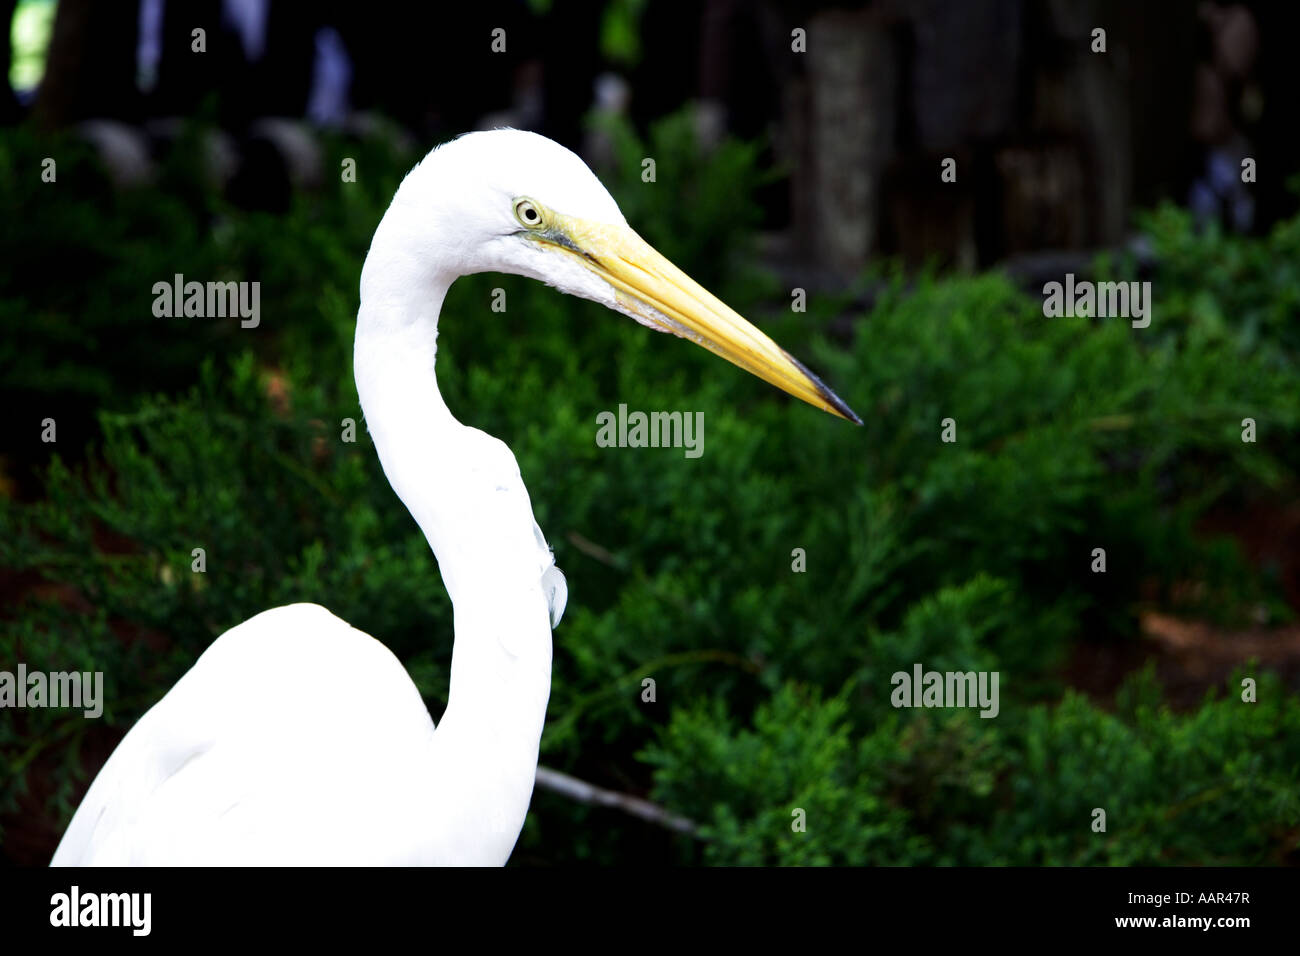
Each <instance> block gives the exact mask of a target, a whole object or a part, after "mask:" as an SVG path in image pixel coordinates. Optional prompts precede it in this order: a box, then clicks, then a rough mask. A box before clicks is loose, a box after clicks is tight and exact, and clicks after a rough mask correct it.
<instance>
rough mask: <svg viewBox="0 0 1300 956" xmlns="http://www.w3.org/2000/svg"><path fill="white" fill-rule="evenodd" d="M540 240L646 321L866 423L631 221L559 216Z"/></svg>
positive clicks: (798, 395) (813, 402) (825, 407)
mask: <svg viewBox="0 0 1300 956" xmlns="http://www.w3.org/2000/svg"><path fill="white" fill-rule="evenodd" d="M537 238H538V239H540V240H541V241H543V242H547V243H549V244H551V245H554V246H555V247H557V248H559V249H562V250H564V251H566V252H569V253H570V254H572V255H574V256H576V257H578V259H579V260H580V261H581V262H582V263H583V265H585V266H586V267H587V268H588V269H590V270H591V271H593V272H595V273H596V274H597V275H599V276H600V277H601V278H602V279H604V280H605V281H606V282H608V283H609V284H610V285H612V286H613V287H614V288H615V289H616V290H618V294H619V304H620V305H622V306H623V307H624V308H626V309H628V310H629V311H630V312H633V313H635V314H636V315H638V316H640V317H641V318H642V319H644V320H645V321H646V322H647V323H650V324H652V325H654V326H655V327H657V328H660V329H662V330H664V331H665V332H672V333H673V334H674V335H679V336H681V337H682V338H685V339H690V340H691V341H692V342H694V343H695V344H696V345H702V346H703V347H704V348H706V349H708V350H709V351H710V352H712V353H714V354H715V355H720V356H722V357H723V358H724V359H726V360H727V361H728V362H731V363H733V364H735V365H739V366H740V367H741V368H743V369H744V370H745V371H747V372H750V373H752V374H754V375H757V376H758V377H759V378H761V379H763V380H764V381H765V382H770V383H771V384H773V385H775V386H776V387H777V388H779V389H782V390H783V391H786V392H789V393H790V394H791V395H793V396H794V397H795V398H800V399H803V401H805V402H807V403H808V404H809V405H815V406H817V407H818V408H820V409H823V410H824V411H828V412H830V413H831V414H832V415H838V416H839V417H840V418H843V419H846V420H848V421H851V422H853V423H854V424H856V425H861V424H862V419H860V418H858V416H857V415H855V414H854V413H853V410H852V409H851V408H849V406H848V405H846V404H845V403H844V401H843V400H842V399H841V398H840V397H839V396H838V395H836V394H835V393H834V392H832V391H831V390H830V389H829V388H827V387H826V386H825V385H824V384H823V383H822V381H821V380H820V379H819V378H818V377H817V376H816V375H814V374H813V373H812V372H810V371H808V369H806V368H804V366H803V364H802V363H800V362H799V360H798V359H796V358H794V357H793V356H792V355H790V353H788V352H786V350H785V349H783V348H781V347H780V346H779V345H777V344H776V343H775V342H773V341H772V340H771V339H770V338H768V337H767V336H766V335H764V334H763V333H762V332H760V331H759V330H758V329H756V328H755V327H754V326H753V325H751V324H750V323H749V322H746V321H745V320H744V319H743V318H741V317H740V316H739V315H737V314H736V313H735V312H734V311H732V310H731V309H730V308H728V307H727V305H726V304H725V303H723V302H722V301H720V300H719V299H718V298H716V297H715V296H714V295H712V294H711V293H710V292H709V291H708V290H707V289H705V288H704V287H703V286H701V285H700V284H699V283H698V282H696V281H695V280H693V279H692V278H691V277H690V276H688V275H687V274H686V273H684V272H682V270H681V269H678V268H677V267H676V266H675V265H673V264H672V263H671V262H669V261H668V260H667V259H665V258H664V257H663V256H662V255H660V254H659V253H658V252H656V251H655V249H654V247H652V246H651V245H650V244H649V243H648V242H646V241H645V240H644V239H642V238H641V237H640V236H638V235H637V234H636V233H635V232H633V231H632V230H631V229H630V228H628V227H627V226H615V225H608V224H604V223H591V222H587V221H584V220H581V219H575V218H572V217H567V216H555V217H554V221H553V226H552V228H550V229H548V230H546V231H545V232H543V233H540V234H538V235H537Z"/></svg>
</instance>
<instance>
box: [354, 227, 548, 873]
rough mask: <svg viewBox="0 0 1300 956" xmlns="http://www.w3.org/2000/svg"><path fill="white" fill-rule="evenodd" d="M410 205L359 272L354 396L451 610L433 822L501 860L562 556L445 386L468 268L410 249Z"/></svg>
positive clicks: (517, 821)
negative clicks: (432, 559) (496, 850)
mask: <svg viewBox="0 0 1300 956" xmlns="http://www.w3.org/2000/svg"><path fill="white" fill-rule="evenodd" d="M401 213H402V208H401V206H400V205H399V203H397V202H395V203H394V206H393V209H390V211H389V213H388V214H387V215H386V216H385V219H384V221H383V222H381V224H380V226H379V229H378V230H377V232H376V234H375V238H374V242H373V244H372V246H371V251H370V254H369V255H368V256H367V259H366V264H365V267H364V269H363V270H362V276H361V307H360V310H359V313H358V318H357V331H356V341H355V344H354V356H353V359H354V369H355V374H356V383H357V393H358V395H359V397H360V399H361V408H362V411H363V413H364V415H365V420H366V423H367V426H368V428H369V430H370V434H371V437H372V438H373V440H374V443H375V449H376V451H377V453H378V455H379V460H380V462H381V464H382V465H383V469H384V474H385V475H386V476H387V478H388V481H389V483H390V484H391V485H392V487H393V490H394V491H395V492H396V493H397V496H398V497H399V498H400V499H401V500H402V503H403V504H405V505H406V507H407V510H408V511H410V513H411V516H412V517H413V518H414V519H415V521H416V523H417V524H419V526H420V529H421V531H423V532H424V536H425V538H426V539H427V540H428V542H429V546H430V547H431V548H432V549H433V552H434V555H435V556H436V557H437V559H438V564H439V569H440V572H441V574H442V578H443V582H444V584H445V585H446V588H447V592H448V594H449V595H450V596H451V600H452V605H453V608H454V613H455V642H454V649H453V652H452V666H451V680H450V686H449V692H448V698H447V709H446V712H445V713H444V715H443V718H442V720H441V721H440V722H439V725H438V728H437V732H436V733H435V734H434V735H433V740H432V742H431V746H432V748H433V750H434V752H433V753H431V759H430V765H431V766H437V767H438V777H439V779H438V780H437V781H436V784H437V794H438V797H437V799H438V801H439V806H438V807H436V808H429V810H430V817H431V823H433V824H434V826H435V829H436V831H437V833H438V839H439V840H440V841H443V842H445V840H446V839H447V835H448V833H455V832H457V831H458V830H461V828H460V827H457V826H455V824H454V821H455V820H456V819H458V818H460V817H462V816H463V818H464V821H465V824H466V828H467V829H465V830H463V831H462V832H465V833H466V834H467V835H468V834H469V833H471V832H477V833H478V834H479V837H478V839H479V842H477V843H476V846H478V847H479V848H480V849H482V847H483V843H482V842H481V841H482V838H483V832H482V831H483V829H484V828H485V827H486V829H487V831H488V836H489V839H491V840H492V841H493V842H498V843H499V844H500V847H501V854H500V855H501V862H504V861H505V859H506V858H507V857H508V856H509V853H510V849H511V847H512V846H513V844H514V841H515V839H516V837H517V836H518V833H519V830H520V828H521V827H522V826H523V821H524V816H525V814H526V812H527V809H528V803H529V800H530V798H531V794H532V788H533V781H534V779H535V776H536V767H537V754H538V744H539V741H540V738H541V733H542V726H543V723H544V721H545V715H546V703H547V698H548V696H549V694H550V680H551V619H550V612H549V610H548V602H547V596H546V595H545V594H544V592H543V586H542V576H543V573H544V572H545V571H546V570H547V568H548V567H549V566H550V565H551V564H553V560H552V559H551V557H550V553H549V549H547V548H546V547H545V542H544V540H541V539H540V534H539V532H536V531H535V528H536V524H535V522H534V521H533V517H532V506H531V504H530V502H529V499H528V494H527V492H526V490H525V489H524V485H523V482H522V480H521V478H520V475H519V469H518V465H517V464H516V462H515V459H514V456H513V455H512V454H511V453H510V451H509V449H508V448H507V447H506V446H505V445H504V443H502V442H500V441H499V440H497V439H495V438H492V437H491V436H489V435H486V434H485V433H483V432H481V431H479V430H477V429H474V428H470V427H468V426H465V425H463V424H461V423H460V422H459V421H457V420H456V418H455V417H454V416H453V415H452V414H451V411H450V410H449V409H448V407H447V404H446V402H445V401H444V400H443V398H442V395H441V393H440V392H439V390H438V383H437V378H436V375H435V363H436V358H437V337H438V317H439V311H440V309H441V306H442V303H443V300H444V298H445V296H446V293H447V289H448V287H449V286H450V284H451V282H452V281H453V280H454V279H455V278H456V277H457V275H458V274H459V273H458V272H457V271H456V270H455V269H454V267H440V266H439V263H438V262H437V261H436V259H433V260H431V258H430V257H429V256H428V255H422V256H411V255H410V252H409V250H410V246H409V240H408V239H403V231H404V230H403V229H402V228H401V227H402V226H403V224H404V219H403V217H402V214H401ZM395 214H396V215H395ZM426 228H427V225H426ZM431 587H432V583H431Z"/></svg>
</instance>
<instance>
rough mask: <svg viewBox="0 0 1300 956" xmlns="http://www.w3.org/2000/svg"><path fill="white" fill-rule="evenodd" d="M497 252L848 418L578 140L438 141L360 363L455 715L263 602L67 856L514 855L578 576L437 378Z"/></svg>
mask: <svg viewBox="0 0 1300 956" xmlns="http://www.w3.org/2000/svg"><path fill="white" fill-rule="evenodd" d="M484 271H501V272H511V273H517V274H520V275H525V276H532V277H534V278H537V279H541V280H543V281H545V282H547V283H548V284H550V285H554V286H556V287H558V288H559V289H561V290H562V291H565V292H569V293H573V294H576V295H580V296H583V297H585V298H588V299H592V300H594V301H597V302H600V303H602V304H604V305H606V306H608V307H610V308H612V309H615V310H617V311H619V312H622V313H624V314H626V315H629V316H631V317H633V318H635V319H636V320H637V321H639V322H641V323H643V324H645V325H648V326H650V327H652V328H656V329H659V330H663V331H671V332H674V333H676V334H678V335H682V336H685V337H687V338H690V339H692V340H693V341H696V342H697V343H698V344H701V345H704V346H705V347H707V348H709V349H711V350H712V351H714V352H716V353H718V354H720V355H722V356H724V357H725V358H728V359H729V360H730V361H733V362H735V363H736V364H737V365H740V366H741V367H743V368H746V369H748V370H749V371H752V372H754V373H755V374H758V375H760V376H761V377H763V378H765V379H767V380H768V381H771V382H774V383H775V384H777V385H779V386H780V387H782V388H784V389H786V390H787V391H789V392H791V393H792V394H795V395H797V396H799V397H800V398H803V399H805V400H806V401H809V402H811V403H813V404H816V405H818V406H819V407H821V408H824V409H826V410H827V411H831V412H832V413H834V414H837V415H840V416H841V417H848V418H854V416H853V413H852V412H851V411H849V410H848V408H847V406H845V405H844V404H843V402H841V401H840V400H839V399H838V398H836V397H835V396H834V394H833V393H831V392H830V391H829V390H828V389H826V388H825V386H823V385H822V384H821V383H820V382H818V381H817V380H816V378H815V377H813V376H812V375H811V373H808V372H807V370H806V369H804V368H803V367H802V366H801V365H799V364H798V363H797V362H795V361H794V360H793V359H791V358H790V357H789V356H788V355H787V354H786V353H785V352H783V351H782V350H781V349H779V348H778V347H777V346H776V345H775V344H773V343H772V342H771V340H770V339H768V338H767V337H766V336H765V335H763V334H762V333H761V332H759V331H758V330H757V329H754V328H753V327H752V326H750V325H749V324H748V323H746V322H745V321H744V320H743V319H741V318H740V317H739V316H738V315H736V314H735V313H734V312H731V310H729V309H727V307H726V306H725V305H723V304H722V303H720V302H718V301H717V300H716V299H714V298H713V297H712V296H710V295H709V294H708V293H707V292H705V291H704V290H703V289H701V288H700V287H699V286H697V285H695V284H694V283H693V282H691V280H689V279H688V278H687V277H686V276H685V275H683V274H682V273H681V272H680V271H678V270H676V269H675V268H674V267H673V266H672V265H671V264H669V263H667V261H666V260H664V259H663V258H662V257H661V256H658V254H657V253H655V252H654V250H652V249H650V247H649V246H647V245H646V244H645V243H644V242H643V241H642V240H640V238H639V237H637V236H636V234H635V233H633V232H632V231H631V230H630V229H629V228H628V227H627V224H626V223H625V222H624V220H623V217H622V215H621V214H620V213H619V211H618V207H617V205H616V204H615V203H614V200H613V199H612V198H611V197H610V195H609V193H608V192H606V190H605V189H604V187H603V186H601V184H600V183H599V181H598V180H597V179H596V178H595V176H593V175H592V174H591V172H590V170H588V169H587V167H586V166H585V165H584V164H583V163H582V161H581V160H580V159H579V158H578V157H577V156H575V155H574V154H573V153H571V152H569V151H568V150H566V149H564V148H563V147H561V146H559V145H558V144H556V143H553V142H551V141H550V140H547V139H545V138H544V137H541V136H537V135H535V134H531V133H523V132H517V131H514V130H497V131H493V132H489V133H473V134H470V135H467V136H464V137H461V138H460V139H457V140H455V141H453V142H451V143H449V144H447V145H445V146H443V147H441V148H439V149H436V150H434V151H433V152H432V153H430V154H429V156H427V157H426V158H425V159H424V161H423V162H422V163H421V164H420V165H418V166H417V167H416V168H415V169H414V170H413V171H412V172H411V173H410V175H408V176H407V177H406V179H405V180H404V181H403V183H402V186H401V187H400V188H399V190H398V192H397V195H396V196H395V197H394V199H393V202H392V205H391V206H390V207H389V209H388V212H387V213H386V214H385V216H384V218H383V220H382V222H381V223H380V225H379V228H378V229H377V231H376V233H375V237H374V241H373V243H372V244H371V249H370V252H369V254H368V256H367V257H366V263H365V267H364V269H363V271H362V277H361V307H360V310H359V313H358V318H357V332H356V343H355V352H354V364H355V373H356V380H357V390H358V394H359V395H360V398H361V404H362V409H363V411H364V413H365V418H366V423H367V425H368V427H369V429H370V431H371V434H372V436H373V438H374V441H375V447H376V450H377V452H378V454H379V458H380V461H381V463H382V464H383V468H384V473H385V475H386V476H387V478H388V480H389V482H390V483H391V484H392V486H393V489H394V491H396V492H397V494H398V496H399V497H400V498H401V499H402V501H403V503H404V504H405V505H406V507H407V508H408V510H409V511H410V512H411V515H412V516H413V517H414V518H415V520H416V522H417V523H418V524H419V526H420V528H421V530H422V531H423V532H424V534H425V537H426V538H427V539H428V541H429V544H430V546H431V547H432V548H433V551H434V553H435V554H436V556H437V559H438V565H439V570H440V572H441V574H442V578H443V582H444V584H445V585H446V587H447V590H448V593H449V594H450V596H451V598H452V603H453V606H454V610H455V643H454V647H453V653H452V668H451V680H450V693H449V697H448V704H447V709H446V712H445V714H444V715H443V719H442V722H441V724H440V725H439V726H438V727H437V729H436V731H435V728H434V725H433V722H432V720H431V719H430V717H429V714H428V711H427V710H426V709H425V707H424V703H423V701H422V700H421V698H420V695H419V693H418V691H417V690H416V688H415V685H414V684H413V683H412V682H411V679H410V677H409V676H408V675H407V674H406V672H405V670H404V669H403V668H402V666H401V664H400V663H399V662H398V660H397V659H396V658H395V657H394V656H393V655H392V653H391V652H390V651H389V650H388V649H387V648H385V647H384V646H383V645H382V644H380V643H379V642H378V641H376V640H374V639H373V638H371V637H369V636H368V635H366V634H364V633H362V632H361V631H358V630H356V629H354V628H352V627H351V626H349V625H348V624H347V623H346V622H344V621H341V620H340V619H338V618H337V617H335V616H334V615H332V614H330V612H329V611H327V610H325V609H324V608H321V607H318V606H316V605H311V604H295V605H291V606H289V607H281V608H276V609H274V610H270V611H266V612H264V613H262V614H259V615H257V616H256V617H253V618H251V619H250V620H248V621H246V622H244V623H243V624H240V625H239V626H237V627H235V628H232V629H231V630H229V631H227V632H226V633H225V634H223V635H222V636H221V637H219V638H218V639H217V640H216V641H215V642H214V643H213V644H212V646H211V647H209V648H208V650H207V651H206V652H205V653H204V654H203V655H202V656H201V657H200V658H199V659H198V661H197V662H196V663H195V664H194V666H193V668H191V670H190V671H189V672H188V673H187V674H186V675H185V676H184V677H182V678H181V679H180V680H179V681H178V682H177V683H176V685H175V686H174V687H173V688H172V689H171V690H170V691H169V692H168V693H167V695H166V696H165V697H163V699H162V700H161V701H159V702H158V703H157V704H156V705H155V706H154V707H153V708H152V709H151V710H150V711H149V712H148V713H147V714H145V716H144V717H142V718H141V719H140V721H139V723H137V724H136V725H135V727H133V728H132V730H131V731H130V733H128V734H127V736H126V738H125V739H124V740H123V741H122V743H121V744H120V745H119V746H118V748H117V749H116V750H115V751H114V753H113V755H112V756H111V757H110V758H109V760H108V762H107V763H106V764H105V765H104V767H103V769H102V770H101V771H100V773H99V775H98V776H97V777H96V779H95V781H94V783H93V784H92V786H91V788H90V790H89V792H88V793H87V794H86V797H85V799H84V800H83V802H82V804H81V806H80V807H79V809H78V810H77V813H76V814H75V816H74V817H73V820H72V823H71V824H70V825H69V827H68V829H67V832H66V833H65V834H64V837H63V840H62V842H61V843H60V844H59V848H58V850H57V852H56V853H55V856H54V860H53V864H54V865H92V864H109V865H122V864H127V865H138V864H146V865H155V864H502V863H504V862H505V861H506V860H507V858H508V857H509V855H510V852H511V850H512V848H513V847H514V843H515V840H516V839H517V837H518V835H519V831H520V828H521V827H522V826H523V822H524V816H525V814H526V812H527V809H528V803H529V800H530V797H531V794H532V788H533V781H534V777H535V774H536V769H537V754H538V744H539V741H540V737H541V732H542V726H543V723H544V720H545V715H546V703H547V698H548V696H549V693H550V670H551V627H552V626H553V625H554V624H556V623H558V621H559V618H560V615H561V614H562V612H563V609H564V603H565V600H566V596H567V592H566V588H565V584H564V579H563V576H562V575H561V574H560V573H559V571H558V569H557V568H555V566H554V559H553V557H552V555H551V552H550V549H549V548H548V547H547V545H546V541H545V539H544V537H543V536H542V532H541V529H540V528H538V526H537V523H536V521H535V520H534V518H533V513H532V506H531V504H530V502H529V499H528V493H527V491H526V489H525V488H524V484H523V480H522V478H521V477H520V474H519V467H518V464H517V463H516V461H515V458H514V455H513V454H511V452H510V450H509V448H507V447H506V446H505V444H503V443H502V442H501V441H499V440H497V439H495V438H493V437H491V436H489V435H486V434H484V433H483V432H480V431H478V430H476V429H473V428H469V427H466V426H464V425H462V424H461V423H460V422H458V421H457V420H456V419H455V418H454V417H453V416H452V414H451V412H450V411H449V410H448V409H447V406H446V405H445V404H444V402H443V400H442V396H441V395H440V394H439V392H438V387H437V380H436V378H435V376H434V364H435V358H436V354H437V332H438V319H439V312H440V310H441V306H442V302H443V298H444V296H445V295H446V292H447V288H448V287H449V286H450V284H451V283H452V282H453V281H454V280H455V279H456V278H457V277H458V276H460V275H465V274H469V273H473V272H484ZM437 639H439V637H438V636H437V635H430V640H437Z"/></svg>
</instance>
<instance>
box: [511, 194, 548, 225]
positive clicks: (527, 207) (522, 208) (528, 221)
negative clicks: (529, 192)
mask: <svg viewBox="0 0 1300 956" xmlns="http://www.w3.org/2000/svg"><path fill="white" fill-rule="evenodd" d="M515 218H516V219H518V220H519V223H520V225H522V226H523V227H524V228H526V229H540V228H541V225H542V211H541V210H540V209H539V208H537V205H536V204H535V203H534V202H533V201H532V200H531V199H519V200H516V202H515Z"/></svg>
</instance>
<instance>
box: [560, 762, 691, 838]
mask: <svg viewBox="0 0 1300 956" xmlns="http://www.w3.org/2000/svg"><path fill="white" fill-rule="evenodd" d="M537 785H538V786H539V787H543V788H545V789H547V790H550V791H551V792H553V793H558V794H560V795H561V796H565V797H568V798H569V799H570V800H576V801H577V802H578V803H586V804H589V805H591V806H597V807H613V808H614V809H616V810H622V811H623V812H624V813H630V814H631V815H632V816H634V817H640V818H641V819H642V820H645V821H647V822H648V823H653V824H656V825H657V826H661V827H667V828H668V829H669V830H675V831H676V832H678V833H685V834H687V835H688V836H695V835H696V833H697V831H698V830H699V826H698V825H697V824H695V823H693V822H692V821H690V820H687V819H686V818H685V817H679V816H676V815H675V814H672V813H669V812H668V811H667V810H665V809H664V808H663V807H661V806H659V805H658V804H654V803H651V802H650V801H649V800H642V799H641V798H640V797H633V796H629V795H628V794H626V793H619V792H618V791H616V790H606V789H605V788H604V787H597V786H595V785H594V784H590V783H587V782H585V781H583V780H579V779H578V778H577V777H570V776H569V775H568V774H567V773H560V771H558V770H552V769H550V768H549V767H542V766H539V767H538V768H537Z"/></svg>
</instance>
